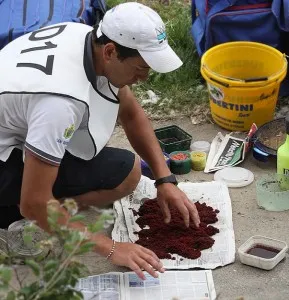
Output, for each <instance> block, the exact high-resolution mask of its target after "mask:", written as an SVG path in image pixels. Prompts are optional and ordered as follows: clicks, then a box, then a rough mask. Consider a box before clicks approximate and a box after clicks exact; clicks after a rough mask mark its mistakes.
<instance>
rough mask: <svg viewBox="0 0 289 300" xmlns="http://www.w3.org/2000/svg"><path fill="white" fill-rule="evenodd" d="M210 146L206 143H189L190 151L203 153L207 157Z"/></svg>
mask: <svg viewBox="0 0 289 300" xmlns="http://www.w3.org/2000/svg"><path fill="white" fill-rule="evenodd" d="M210 148H211V144H210V143H209V142H207V141H196V142H193V143H191V146H190V150H191V152H192V151H200V152H205V153H206V154H207V156H208V155H209V152H210Z"/></svg>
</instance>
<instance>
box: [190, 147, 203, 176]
mask: <svg viewBox="0 0 289 300" xmlns="http://www.w3.org/2000/svg"><path fill="white" fill-rule="evenodd" d="M191 160H192V169H193V170H194V171H203V170H204V169H205V167H206V161H207V154H206V152H202V151H193V152H191Z"/></svg>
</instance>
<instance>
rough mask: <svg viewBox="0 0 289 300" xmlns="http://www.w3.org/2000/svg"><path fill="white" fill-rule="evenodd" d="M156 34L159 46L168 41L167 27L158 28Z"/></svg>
mask: <svg viewBox="0 0 289 300" xmlns="http://www.w3.org/2000/svg"><path fill="white" fill-rule="evenodd" d="M156 32H157V39H158V41H159V44H161V43H162V42H163V41H165V40H166V39H167V33H166V30H165V27H160V28H156Z"/></svg>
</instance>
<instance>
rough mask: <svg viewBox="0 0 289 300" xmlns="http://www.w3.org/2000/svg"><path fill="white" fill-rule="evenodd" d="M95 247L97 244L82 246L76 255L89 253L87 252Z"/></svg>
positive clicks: (89, 243) (91, 243) (90, 243)
mask: <svg viewBox="0 0 289 300" xmlns="http://www.w3.org/2000/svg"><path fill="white" fill-rule="evenodd" d="M94 246H95V243H93V242H87V243H85V244H84V245H81V246H80V247H79V250H78V251H77V252H76V255H79V254H83V253H87V252H89V251H91V250H92V249H93V247H94Z"/></svg>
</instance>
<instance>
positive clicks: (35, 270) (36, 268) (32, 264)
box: [25, 259, 40, 276]
mask: <svg viewBox="0 0 289 300" xmlns="http://www.w3.org/2000/svg"><path fill="white" fill-rule="evenodd" d="M25 265H27V266H29V267H30V269H31V270H32V271H33V273H34V274H35V275H36V276H38V275H39V274H40V266H39V265H38V264H37V263H36V262H35V261H34V260H32V259H26V260H25Z"/></svg>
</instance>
